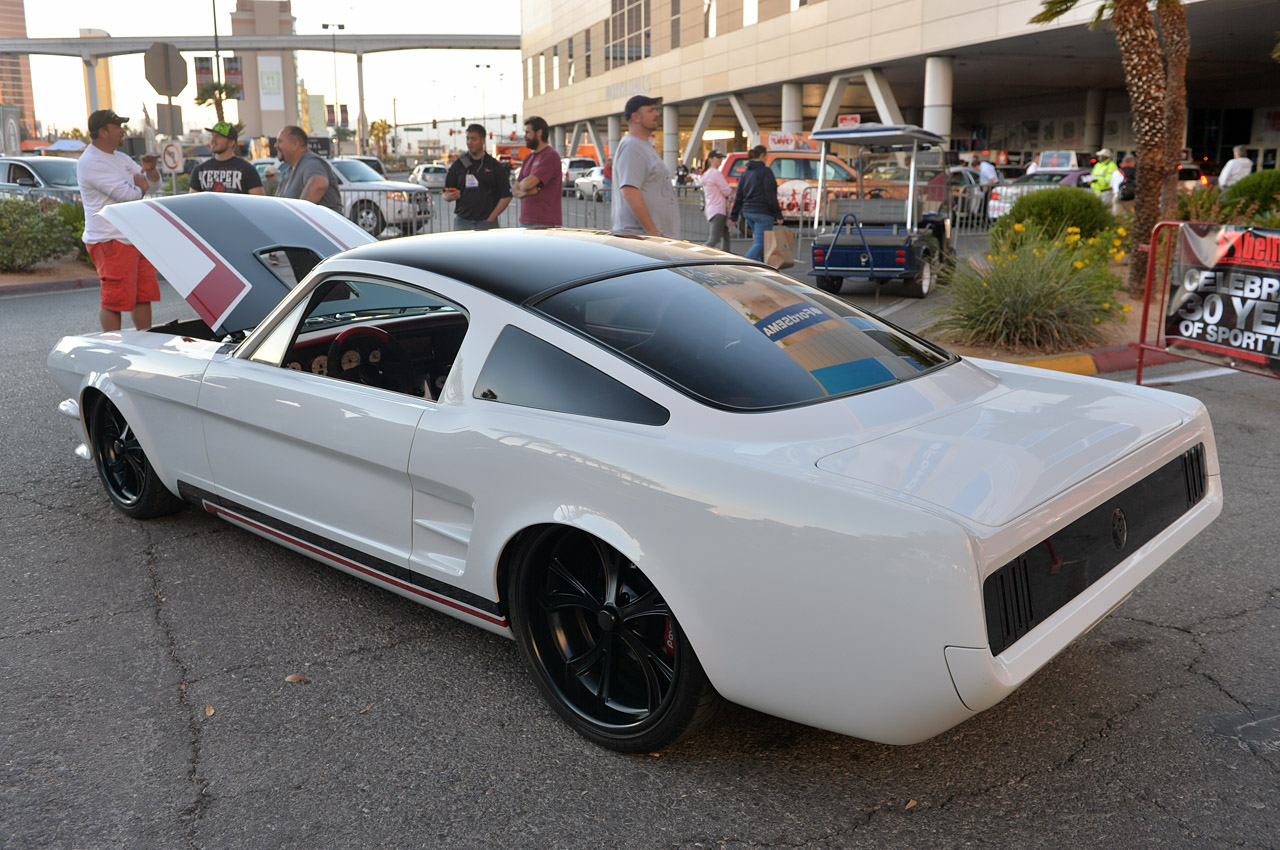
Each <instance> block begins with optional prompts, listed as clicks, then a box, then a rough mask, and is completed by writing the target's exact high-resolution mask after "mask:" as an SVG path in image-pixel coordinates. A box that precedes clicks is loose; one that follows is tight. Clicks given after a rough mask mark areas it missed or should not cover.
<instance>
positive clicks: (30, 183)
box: [17, 177, 36, 189]
mask: <svg viewBox="0 0 1280 850" xmlns="http://www.w3.org/2000/svg"><path fill="white" fill-rule="evenodd" d="M17 183H18V185H19V186H25V187H27V188H28V189H34V188H35V187H36V181H35V179H34V178H31V177H19V178H18V180H17Z"/></svg>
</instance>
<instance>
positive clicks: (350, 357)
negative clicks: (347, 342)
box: [341, 348, 360, 372]
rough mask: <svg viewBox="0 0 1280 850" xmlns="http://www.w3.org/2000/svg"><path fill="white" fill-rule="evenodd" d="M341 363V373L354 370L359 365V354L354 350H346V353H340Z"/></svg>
mask: <svg viewBox="0 0 1280 850" xmlns="http://www.w3.org/2000/svg"><path fill="white" fill-rule="evenodd" d="M341 362H342V371H344V372H345V371H347V370H348V369H354V368H356V367H357V366H359V365H360V352H359V351H356V350H355V349H354V348H348V349H347V350H346V351H344V352H342V361H341Z"/></svg>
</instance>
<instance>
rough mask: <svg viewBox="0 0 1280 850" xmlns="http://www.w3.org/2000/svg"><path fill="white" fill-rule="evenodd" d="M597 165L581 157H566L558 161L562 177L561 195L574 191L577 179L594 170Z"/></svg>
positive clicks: (591, 160)
mask: <svg viewBox="0 0 1280 850" xmlns="http://www.w3.org/2000/svg"><path fill="white" fill-rule="evenodd" d="M598 164H599V163H597V162H596V161H595V160H594V159H587V158H586V157H583V156H566V157H565V158H564V159H562V160H560V173H561V174H562V175H563V176H564V179H563V181H562V182H561V183H560V191H561V194H565V195H567V194H569V193H570V192H572V191H574V190H575V188H576V184H577V182H578V178H579V177H581V176H582V175H584V174H586V173H587V172H588V171H590V170H591V169H593V168H595V167H596V166H597V165H598Z"/></svg>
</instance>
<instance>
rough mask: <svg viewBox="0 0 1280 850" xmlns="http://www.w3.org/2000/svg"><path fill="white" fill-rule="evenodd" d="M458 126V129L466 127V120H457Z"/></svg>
mask: <svg viewBox="0 0 1280 850" xmlns="http://www.w3.org/2000/svg"><path fill="white" fill-rule="evenodd" d="M458 126H459V127H465V126H467V119H465V118H459V119H458Z"/></svg>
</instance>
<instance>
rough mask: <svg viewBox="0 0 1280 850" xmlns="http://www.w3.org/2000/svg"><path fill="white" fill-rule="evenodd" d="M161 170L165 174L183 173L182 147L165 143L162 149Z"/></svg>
mask: <svg viewBox="0 0 1280 850" xmlns="http://www.w3.org/2000/svg"><path fill="white" fill-rule="evenodd" d="M160 170H161V171H162V172H164V173H165V174H181V173H182V145H180V144H178V143H177V142H165V143H164V145H163V146H162V147H161V148H160Z"/></svg>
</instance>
